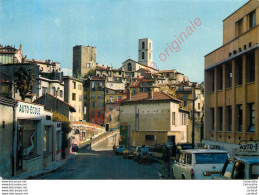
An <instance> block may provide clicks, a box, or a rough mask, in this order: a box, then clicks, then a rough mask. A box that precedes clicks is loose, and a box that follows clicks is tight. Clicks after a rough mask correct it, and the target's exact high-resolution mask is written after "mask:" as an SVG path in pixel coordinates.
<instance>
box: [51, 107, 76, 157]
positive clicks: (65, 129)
mask: <svg viewBox="0 0 259 195" xmlns="http://www.w3.org/2000/svg"><path fill="white" fill-rule="evenodd" d="M53 121H59V122H61V124H62V125H61V127H62V144H61V149H62V157H63V158H65V157H66V149H67V148H68V146H69V144H70V142H69V137H68V135H69V133H70V132H71V130H72V127H71V122H70V121H69V120H68V118H67V117H66V116H64V115H62V114H60V113H58V112H53Z"/></svg>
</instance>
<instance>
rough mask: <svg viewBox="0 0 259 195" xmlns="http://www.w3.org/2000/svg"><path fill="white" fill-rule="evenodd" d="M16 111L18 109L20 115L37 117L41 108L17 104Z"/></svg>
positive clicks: (27, 104)
mask: <svg viewBox="0 0 259 195" xmlns="http://www.w3.org/2000/svg"><path fill="white" fill-rule="evenodd" d="M17 109H18V113H21V114H29V115H37V116H39V115H40V114H41V106H38V105H35V104H29V103H24V102H19V104H18V108H17Z"/></svg>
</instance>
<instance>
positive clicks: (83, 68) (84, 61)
mask: <svg viewBox="0 0 259 195" xmlns="http://www.w3.org/2000/svg"><path fill="white" fill-rule="evenodd" d="M95 67H96V47H91V46H83V45H77V46H75V47H73V77H75V78H80V77H84V76H85V75H86V74H87V73H88V72H89V71H90V70H95Z"/></svg>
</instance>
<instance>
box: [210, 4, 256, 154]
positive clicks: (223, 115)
mask: <svg viewBox="0 0 259 195" xmlns="http://www.w3.org/2000/svg"><path fill="white" fill-rule="evenodd" d="M258 58H259V7H258V1H256V0H250V1H248V2H247V3H246V4H245V5H243V6H242V7H241V8H239V9H238V10H236V11H235V12H234V13H232V14H231V15H229V16H228V17H227V18H226V19H225V20H223V45H222V46H221V47H219V48H217V49H215V50H214V51H212V52H211V53H209V54H207V55H206V56H205V140H206V141H205V142H207V143H211V142H213V143H214V144H215V143H217V144H218V145H221V146H222V148H223V149H226V150H228V151H229V152H231V154H232V155H233V153H234V150H235V147H237V144H239V142H240V141H241V140H258V139H259V66H258V61H259V60H258Z"/></svg>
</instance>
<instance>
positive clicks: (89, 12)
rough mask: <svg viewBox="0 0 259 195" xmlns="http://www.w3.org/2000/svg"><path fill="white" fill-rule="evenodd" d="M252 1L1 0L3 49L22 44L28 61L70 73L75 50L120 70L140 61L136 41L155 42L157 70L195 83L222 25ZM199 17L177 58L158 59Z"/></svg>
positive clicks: (217, 43) (200, 78) (0, 39)
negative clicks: (91, 52) (93, 51)
mask: <svg viewBox="0 0 259 195" xmlns="http://www.w3.org/2000/svg"><path fill="white" fill-rule="evenodd" d="M247 1H248V0H224V1H221V0H192V1H191V0H189V1H188V0H179V1H176V0H173V1H169V0H167V1H162V0H142V1H134V0H131V1H122V0H112V1H111V0H110V1H102V0H98V1H97V0H91V1H84V0H70V1H68V0H62V1H61V0H55V1H53V0H35V1H34V0H22V1H18V0H16V1H12V0H0V26H1V28H0V44H2V45H15V46H16V48H17V47H19V44H20V43H22V45H23V53H24V55H27V58H29V59H32V58H34V59H40V60H46V59H51V60H53V61H57V62H60V63H61V67H62V68H70V69H72V51H73V50H72V49H73V46H75V45H76V44H77V45H90V46H96V47H97V61H98V63H99V64H108V65H112V66H113V67H115V68H119V67H121V65H122V62H124V61H125V60H127V59H128V58H129V56H130V58H132V59H134V60H137V59H138V56H137V55H138V39H140V38H146V37H148V38H150V39H151V40H152V41H153V60H154V62H156V63H157V66H158V68H159V70H165V69H166V70H168V69H177V70H178V71H180V72H182V73H184V74H185V75H187V76H188V77H189V79H190V80H191V81H197V82H201V81H203V79H204V76H203V70H204V55H206V54H207V53H209V52H211V51H213V50H214V49H216V48H218V47H220V46H221V45H222V37H223V32H222V26H223V23H222V20H223V19H225V18H226V17H227V16H228V15H230V14H231V13H232V12H234V11H235V10H237V9H238V8H239V7H241V6H242V5H243V4H245V3H246V2H247ZM195 18H200V20H201V22H202V24H201V26H200V27H198V28H197V29H196V30H195V32H194V33H192V35H191V36H189V37H188V39H186V40H185V41H184V43H182V45H181V50H180V51H179V52H178V53H173V54H172V55H170V56H169V57H168V58H167V60H166V61H165V62H161V61H160V59H159V54H160V53H161V52H164V50H165V49H166V47H167V43H169V44H170V43H171V42H172V41H174V40H175V39H176V37H175V35H179V34H180V33H181V32H183V31H185V29H186V27H187V26H189V25H190V20H192V21H194V19H195Z"/></svg>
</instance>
